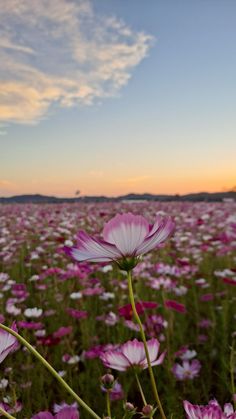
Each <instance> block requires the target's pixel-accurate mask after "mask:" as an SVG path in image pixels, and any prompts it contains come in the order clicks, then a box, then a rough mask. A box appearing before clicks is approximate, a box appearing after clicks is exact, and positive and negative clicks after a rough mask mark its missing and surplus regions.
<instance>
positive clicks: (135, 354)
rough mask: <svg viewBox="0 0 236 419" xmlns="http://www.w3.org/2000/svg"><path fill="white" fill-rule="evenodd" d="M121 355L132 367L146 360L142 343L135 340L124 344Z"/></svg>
mask: <svg viewBox="0 0 236 419" xmlns="http://www.w3.org/2000/svg"><path fill="white" fill-rule="evenodd" d="M122 353H123V354H124V355H125V356H126V358H127V359H128V360H129V362H130V364H132V365H139V364H140V363H141V362H142V361H143V360H144V359H145V358H146V355H145V350H144V345H143V342H139V341H138V340H137V339H134V340H129V341H128V342H126V343H124V345H122Z"/></svg>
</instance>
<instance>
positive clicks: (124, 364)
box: [100, 351, 130, 371]
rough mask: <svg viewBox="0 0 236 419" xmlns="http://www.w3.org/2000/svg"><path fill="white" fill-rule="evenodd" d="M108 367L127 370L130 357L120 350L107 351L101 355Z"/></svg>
mask: <svg viewBox="0 0 236 419" xmlns="http://www.w3.org/2000/svg"><path fill="white" fill-rule="evenodd" d="M100 358H101V360H102V362H103V363H104V365H105V366H106V367H107V368H112V369H114V370H118V371H126V370H127V368H129V367H130V363H129V361H128V359H127V358H126V357H125V356H124V355H123V354H122V353H121V352H118V351H107V352H105V353H103V354H102V355H101V356H100Z"/></svg>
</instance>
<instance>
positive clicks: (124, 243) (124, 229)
mask: <svg viewBox="0 0 236 419" xmlns="http://www.w3.org/2000/svg"><path fill="white" fill-rule="evenodd" d="M148 234H149V224H148V222H147V220H146V219H145V218H144V217H142V216H141V215H133V214H132V213H127V214H118V215H116V216H115V217H114V218H112V219H111V220H110V221H108V223H106V225H105V227H104V229H103V237H104V240H105V241H106V242H109V243H111V244H113V245H115V246H116V247H117V249H119V251H120V252H121V253H122V255H123V256H133V255H135V252H136V249H137V248H138V247H139V246H140V245H141V244H142V243H143V241H144V239H145V237H147V235H148Z"/></svg>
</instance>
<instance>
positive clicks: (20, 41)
mask: <svg viewBox="0 0 236 419" xmlns="http://www.w3.org/2000/svg"><path fill="white" fill-rule="evenodd" d="M0 8H1V22H0V62H1V66H0V92H1V93H0V120H1V121H8V122H18V123H35V122H38V121H39V120H40V119H42V118H45V117H46V116H47V115H48V112H50V111H51V110H52V107H54V108H55V107H57V106H60V107H71V106H75V105H77V104H80V105H90V104H93V103H94V102H96V101H97V100H101V99H103V98H107V97H112V96H116V95H117V94H118V92H119V90H120V89H121V88H122V87H123V86H125V85H126V84H127V82H128V80H129V78H130V77H131V74H132V70H133V69H134V67H135V66H137V65H138V64H139V63H140V62H141V61H142V59H143V58H144V57H145V56H146V55H147V54H148V51H149V49H150V47H151V45H152V37H151V36H150V35H147V34H145V33H143V32H136V31H133V30H132V29H130V28H129V27H128V26H127V25H126V24H125V23H124V22H123V21H121V20H118V19H117V18H116V17H113V16H104V15H98V14H97V13H96V14H95V12H94V10H93V8H92V4H91V2H90V0H56V1H55V0H21V1H20V2H19V0H8V1H6V2H4V0H0Z"/></svg>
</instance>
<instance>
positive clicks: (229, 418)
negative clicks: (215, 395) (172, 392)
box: [183, 400, 236, 419]
mask: <svg viewBox="0 0 236 419" xmlns="http://www.w3.org/2000/svg"><path fill="white" fill-rule="evenodd" d="M183 404H184V410H185V412H186V419H236V412H235V411H234V408H233V406H232V404H231V403H226V404H225V405H224V410H223V411H222V409H221V407H220V405H219V403H218V402H217V400H210V401H209V403H208V405H206V406H200V405H194V404H191V403H189V402H188V401H187V400H184V402H183Z"/></svg>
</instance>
